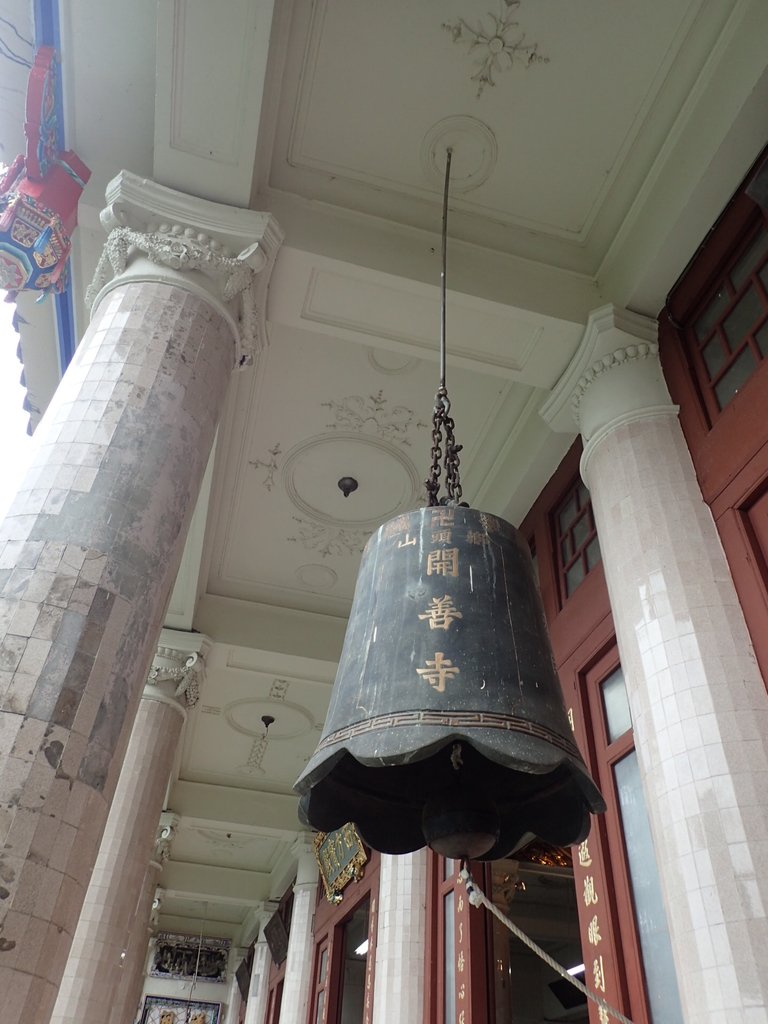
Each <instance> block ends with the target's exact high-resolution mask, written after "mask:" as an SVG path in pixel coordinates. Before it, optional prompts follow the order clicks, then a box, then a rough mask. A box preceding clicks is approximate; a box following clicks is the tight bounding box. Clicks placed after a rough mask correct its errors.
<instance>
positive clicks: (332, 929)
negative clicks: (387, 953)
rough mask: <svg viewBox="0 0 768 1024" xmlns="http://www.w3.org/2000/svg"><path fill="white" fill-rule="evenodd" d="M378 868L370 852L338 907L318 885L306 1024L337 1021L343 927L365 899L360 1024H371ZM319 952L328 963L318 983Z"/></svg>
mask: <svg viewBox="0 0 768 1024" xmlns="http://www.w3.org/2000/svg"><path fill="white" fill-rule="evenodd" d="M379 865H380V856H379V854H378V853H375V852H373V851H372V852H371V854H370V860H369V861H368V863H367V864H366V865H365V871H364V874H363V877H362V878H361V879H360V880H359V881H357V882H352V883H350V884H349V885H348V886H347V887H346V889H345V890H344V893H343V895H342V899H341V901H340V902H339V903H338V904H331V903H329V902H328V900H327V899H326V897H325V893H324V891H323V887H322V886H318V894H317V904H316V907H315V917H314V952H313V961H312V980H311V983H310V993H311V997H310V999H309V1007H308V1014H307V1024H336V1021H337V1020H338V1017H339V1012H340V1002H339V998H340V994H341V988H342V982H343V970H344V926H345V924H346V923H347V921H348V920H349V919H350V917H351V916H352V915H353V914H354V912H355V911H356V910H357V909H358V907H359V906H360V905H361V904H362V903H363V902H365V901H366V900H368V901H369V910H368V953H367V957H366V972H365V1004H364V1010H363V1024H371V1022H372V1020H373V1000H374V997H375V993H374V978H375V963H376V930H377V927H378V901H379ZM323 950H327V951H328V962H327V967H326V975H325V978H324V979H323V980H321V979H320V965H321V958H322V952H323ZM321 992H323V993H325V995H324V1000H323V1001H324V1005H323V1016H322V1018H321V1021H317V1003H318V998H319V996H320V993H321Z"/></svg>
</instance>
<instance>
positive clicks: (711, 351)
mask: <svg viewBox="0 0 768 1024" xmlns="http://www.w3.org/2000/svg"><path fill="white" fill-rule="evenodd" d="M701 354H702V356H703V357H704V363H705V364H706V367H707V373H708V374H709V379H710V380H712V378H713V377H716V376H717V374H718V371H719V370H720V369H721V367H722V366H723V364H724V363H725V360H726V354H725V350H724V348H723V343H722V342H721V341H720V335H719V334H715V336H714V337H713V338H712V340H711V341H708V342H707V344H706V345H705V346H704V348H703V349H702V350H701Z"/></svg>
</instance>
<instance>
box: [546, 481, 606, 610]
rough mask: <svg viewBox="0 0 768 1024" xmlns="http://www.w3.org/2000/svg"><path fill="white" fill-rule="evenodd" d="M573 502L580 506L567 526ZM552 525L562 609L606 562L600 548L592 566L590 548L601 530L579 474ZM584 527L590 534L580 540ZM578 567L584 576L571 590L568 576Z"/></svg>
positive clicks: (553, 516) (557, 511) (552, 518)
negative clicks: (597, 525) (564, 519)
mask: <svg viewBox="0 0 768 1024" xmlns="http://www.w3.org/2000/svg"><path fill="white" fill-rule="evenodd" d="M571 503H573V504H574V505H575V507H576V508H575V511H576V514H575V515H574V516H573V518H572V519H570V521H569V522H567V523H566V524H565V526H564V525H563V523H562V518H563V514H564V513H565V511H566V509H567V507H568V505H570V504H571ZM551 522H552V536H553V545H554V552H555V563H556V565H557V569H558V578H559V585H560V605H561V607H562V606H563V605H564V604H565V602H566V601H567V600H568V599H569V598H571V597H573V595H574V594H575V593H576V591H577V590H578V589H579V587H580V586H581V584H582V583H584V581H585V580H586V578H587V577H588V576H589V574H590V573H591V572H592V571H593V570H594V569H596V568H597V566H598V565H599V564H600V562H601V561H602V558H601V556H600V548H599V545H598V547H597V559H596V561H595V562H594V564H593V565H590V564H589V562H590V549H591V547H592V544H593V541H595V542H596V541H597V528H596V527H595V516H594V513H593V511H592V500H591V498H590V496H589V491H588V490H587V488H586V487H585V485H584V483H583V482H582V480H581V477H580V476H579V475H578V474H576V476H575V477H574V479H573V480H572V481H571V483H570V486H569V487H568V490H567V491H566V493H565V494H564V495H563V497H562V499H561V500H560V502H559V504H558V505H557V507H556V508H555V509H554V511H553V512H552V515H551ZM584 524H586V530H587V532H586V533H585V534H584V536H583V537H582V538H581V539H580V540H579V539H578V537H577V531H578V529H579V528H580V527H582V526H583V525H584ZM576 566H581V570H582V577H581V579H580V580H579V582H578V583H576V584H575V586H573V588H571V585H570V582H569V579H568V576H569V573H570V572H571V571H572V570H573V569H574V568H575V567H576Z"/></svg>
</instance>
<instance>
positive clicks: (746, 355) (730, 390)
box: [715, 348, 757, 409]
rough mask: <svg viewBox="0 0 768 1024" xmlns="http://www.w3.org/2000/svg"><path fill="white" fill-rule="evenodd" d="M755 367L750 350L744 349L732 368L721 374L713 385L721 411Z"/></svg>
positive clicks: (742, 385)
mask: <svg viewBox="0 0 768 1024" xmlns="http://www.w3.org/2000/svg"><path fill="white" fill-rule="evenodd" d="M756 365H757V364H756V362H755V357H754V356H753V355H752V350H751V349H749V348H745V349H744V351H743V352H742V353H741V355H740V356H739V357H738V358H737V359H736V361H735V362H734V364H733V366H732V367H731V368H730V369H729V370H727V371H726V372H725V373H724V374H723V376H722V377H721V378H720V380H719V381H718V383H717V384H716V385H715V394H716V395H717V401H718V403H719V405H720V408H721V409H724V408H725V407H726V405H728V403H729V402H730V400H731V399H732V398H733V397H734V395H735V394H736V393H737V392H738V391H739V390H740V389H741V388H742V387H744V385H745V384H746V383H747V381H748V380H749V378H750V377H751V376H752V374H753V373H754V371H755V366H756Z"/></svg>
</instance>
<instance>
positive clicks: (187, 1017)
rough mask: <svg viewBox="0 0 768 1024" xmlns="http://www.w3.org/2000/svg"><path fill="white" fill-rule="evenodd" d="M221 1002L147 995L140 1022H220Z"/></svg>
mask: <svg viewBox="0 0 768 1024" xmlns="http://www.w3.org/2000/svg"><path fill="white" fill-rule="evenodd" d="M220 1010H221V1003H201V1002H200V1001H199V1000H195V999H192V1000H187V999H180V998H178V997H174V996H171V997H169V996H145V997H144V1010H143V1012H142V1014H141V1022H140V1024H219V1013H220Z"/></svg>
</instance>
